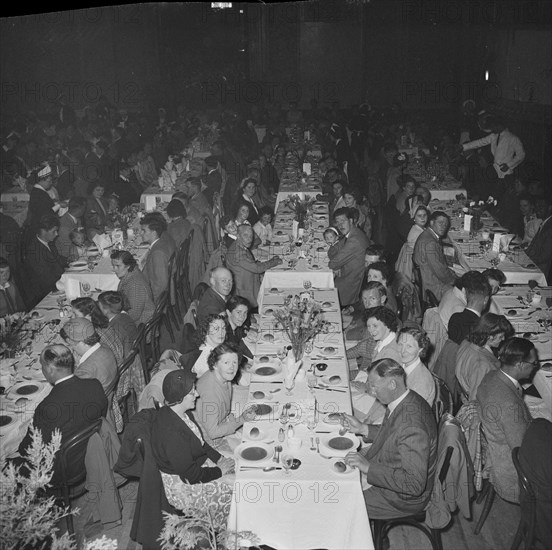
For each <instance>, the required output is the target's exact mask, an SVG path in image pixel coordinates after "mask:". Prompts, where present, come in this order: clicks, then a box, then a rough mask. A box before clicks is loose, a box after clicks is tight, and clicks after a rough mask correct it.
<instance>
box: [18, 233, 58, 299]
mask: <svg viewBox="0 0 552 550" xmlns="http://www.w3.org/2000/svg"><path fill="white" fill-rule="evenodd" d="M23 268H24V272H25V273H26V277H25V285H26V286H25V295H26V297H27V306H28V307H29V308H31V307H34V305H35V304H37V303H38V302H40V300H42V298H44V296H46V295H47V294H48V293H50V292H52V291H53V290H55V287H56V282H57V281H58V280H59V279H60V277H61V276H62V275H63V271H64V269H65V259H64V258H63V257H62V256H60V255H59V254H58V251H57V249H56V246H55V244H54V243H50V248H47V247H46V246H44V245H43V244H42V243H41V242H40V241H39V240H38V238H37V237H36V236H34V238H33V239H31V241H30V242H29V243H27V245H26V246H25V250H24V260H23Z"/></svg>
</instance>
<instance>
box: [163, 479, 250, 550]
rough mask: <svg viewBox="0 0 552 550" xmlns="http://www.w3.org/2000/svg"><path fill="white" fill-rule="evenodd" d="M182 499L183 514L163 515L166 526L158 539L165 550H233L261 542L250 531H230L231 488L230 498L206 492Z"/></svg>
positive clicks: (229, 491) (184, 495)
mask: <svg viewBox="0 0 552 550" xmlns="http://www.w3.org/2000/svg"><path fill="white" fill-rule="evenodd" d="M192 487H193V486H192ZM180 496H181V499H180V503H179V509H180V511H181V512H183V515H176V514H169V513H167V512H164V513H163V515H164V516H165V524H164V526H163V529H162V530H161V533H160V535H159V539H158V540H159V541H160V542H161V548H163V550H181V549H182V548H184V549H186V550H188V549H189V550H192V549H196V548H203V549H210V550H220V549H224V548H228V549H232V550H234V549H237V548H244V547H245V548H249V547H250V546H255V545H257V544H258V543H259V542H260V541H259V539H258V537H257V536H256V535H255V534H254V533H252V532H250V531H239V532H235V531H228V530H227V520H228V508H229V505H230V500H229V499H231V498H232V490H231V489H230V488H228V495H227V496H228V497H229V499H228V498H226V495H224V494H221V495H220V496H221V498H220V499H219V498H218V497H219V495H213V494H212V492H211V491H204V490H200V491H192V492H190V493H189V494H187V493H185V492H184V493H182V494H181V495H180ZM215 496H216V497H217V498H214V497H215Z"/></svg>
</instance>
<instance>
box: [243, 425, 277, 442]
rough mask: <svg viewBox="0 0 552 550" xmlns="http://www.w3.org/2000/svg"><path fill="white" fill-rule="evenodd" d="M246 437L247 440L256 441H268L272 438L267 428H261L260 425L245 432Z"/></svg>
mask: <svg viewBox="0 0 552 550" xmlns="http://www.w3.org/2000/svg"><path fill="white" fill-rule="evenodd" d="M243 436H244V439H245V440H246V441H255V442H256V443H266V442H267V441H270V440H271V439H273V438H271V437H270V436H269V434H268V432H267V431H266V430H263V429H261V428H259V427H258V426H253V427H251V428H250V429H249V431H248V432H247V433H246V432H245V430H244V432H243Z"/></svg>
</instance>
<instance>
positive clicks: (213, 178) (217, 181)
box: [203, 169, 222, 204]
mask: <svg viewBox="0 0 552 550" xmlns="http://www.w3.org/2000/svg"><path fill="white" fill-rule="evenodd" d="M205 185H206V186H207V189H205V191H203V193H204V194H205V196H206V197H207V200H208V201H209V202H210V203H211V204H213V195H214V194H215V193H220V188H221V187H222V176H221V175H220V172H219V171H218V170H217V169H215V170H213V171H212V172H209V173H208V174H207V176H205Z"/></svg>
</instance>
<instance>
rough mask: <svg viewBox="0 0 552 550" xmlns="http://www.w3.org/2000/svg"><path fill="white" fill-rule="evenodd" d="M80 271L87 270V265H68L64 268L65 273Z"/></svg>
mask: <svg viewBox="0 0 552 550" xmlns="http://www.w3.org/2000/svg"><path fill="white" fill-rule="evenodd" d="M82 271H88V265H85V266H79V267H69V268H68V269H66V270H65V273H81V272H82Z"/></svg>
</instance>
